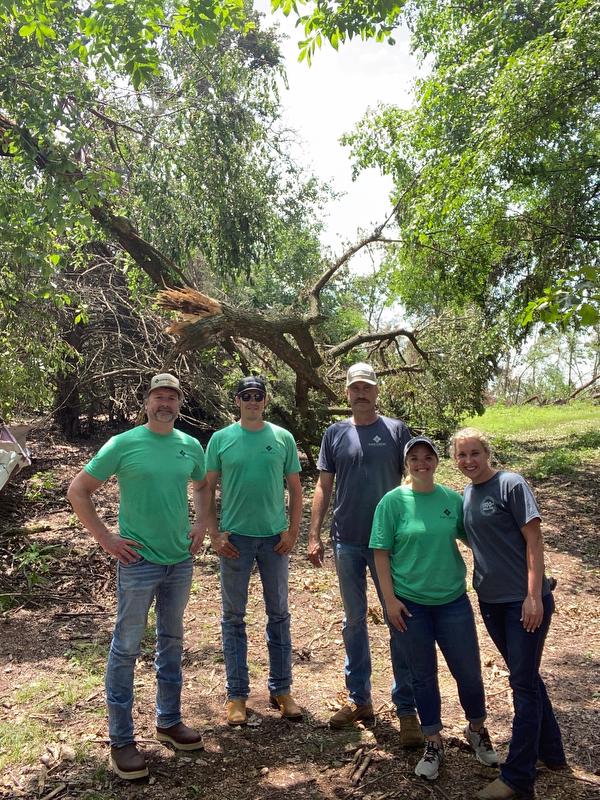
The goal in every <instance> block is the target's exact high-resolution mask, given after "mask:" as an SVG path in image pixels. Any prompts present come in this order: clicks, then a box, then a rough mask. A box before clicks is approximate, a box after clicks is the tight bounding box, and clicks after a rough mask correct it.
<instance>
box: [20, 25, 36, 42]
mask: <svg viewBox="0 0 600 800" xmlns="http://www.w3.org/2000/svg"><path fill="white" fill-rule="evenodd" d="M36 27H37V24H36V23H35V22H29V23H27V24H25V25H22V26H21V27H20V28H19V36H22V37H23V39H26V38H27V37H28V36H31V34H32V33H34V32H35V29H36Z"/></svg>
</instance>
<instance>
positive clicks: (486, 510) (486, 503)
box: [479, 495, 496, 517]
mask: <svg viewBox="0 0 600 800" xmlns="http://www.w3.org/2000/svg"><path fill="white" fill-rule="evenodd" d="M479 511H480V513H481V514H482V515H483V516H484V517H491V516H492V514H495V513H496V501H495V500H494V498H493V497H490V496H489V495H488V497H484V498H483V500H482V501H481V505H480V506H479Z"/></svg>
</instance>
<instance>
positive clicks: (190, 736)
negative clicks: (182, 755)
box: [156, 722, 204, 750]
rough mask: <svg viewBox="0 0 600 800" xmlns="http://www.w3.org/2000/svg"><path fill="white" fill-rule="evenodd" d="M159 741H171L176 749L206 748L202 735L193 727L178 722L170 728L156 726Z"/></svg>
mask: <svg viewBox="0 0 600 800" xmlns="http://www.w3.org/2000/svg"><path fill="white" fill-rule="evenodd" d="M156 738H157V739H158V741H159V742H169V744H172V745H173V747H174V748H175V749H176V750H204V745H203V744H202V736H201V735H200V734H199V733H198V731H195V730H194V729H193V728H189V727H188V726H187V725H184V723H183V722H178V723H177V724H176V725H171V727H170V728H159V727H157V728H156Z"/></svg>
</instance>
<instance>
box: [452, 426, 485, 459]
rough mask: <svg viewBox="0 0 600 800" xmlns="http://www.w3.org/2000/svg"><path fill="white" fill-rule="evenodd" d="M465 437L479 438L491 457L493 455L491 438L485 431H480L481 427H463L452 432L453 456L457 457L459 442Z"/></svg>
mask: <svg viewBox="0 0 600 800" xmlns="http://www.w3.org/2000/svg"><path fill="white" fill-rule="evenodd" d="M463 439H477V441H478V442H479V444H480V445H481V446H482V447H483V449H484V450H485V452H486V453H487V454H488V456H489V457H490V458H491V457H492V446H491V444H490V440H489V439H488V437H487V436H486V435H485V433H484V432H483V431H480V430H479V428H461V429H460V430H459V431H456V433H454V434H452V437H451V439H450V455H451V456H452V458H455V457H456V448H457V443H458V442H460V441H462V440H463Z"/></svg>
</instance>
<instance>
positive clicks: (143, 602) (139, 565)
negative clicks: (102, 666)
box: [105, 558, 192, 747]
mask: <svg viewBox="0 0 600 800" xmlns="http://www.w3.org/2000/svg"><path fill="white" fill-rule="evenodd" d="M191 583H192V559H191V558H189V559H186V560H185V561H181V562H180V563H179V564H153V563H151V562H150V561H146V560H145V559H144V558H140V560H139V561H136V562H134V563H133V564H128V565H126V566H125V565H123V564H117V621H116V624H115V630H114V633H113V638H112V642H111V645H110V651H109V654H108V663H107V665H106V679H105V684H106V703H107V706H108V733H109V737H110V743H111V745H112V746H113V747H123V746H124V745H126V744H130V743H131V742H133V717H132V714H131V709H132V706H133V670H134V667H135V662H136V659H137V657H138V656H139V654H140V644H141V642H142V639H143V637H144V633H145V632H146V625H147V623H148V611H149V610H150V606H151V604H152V601H153V600H154V599H156V656H155V660H154V668H155V670H156V681H157V684H156V724H157V726H158V727H160V728H169V727H171V725H176V724H177V723H178V722H181V686H182V682H183V679H182V674H181V654H182V650H183V612H184V611H185V607H186V605H187V602H188V599H189V596H190V586H191Z"/></svg>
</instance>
